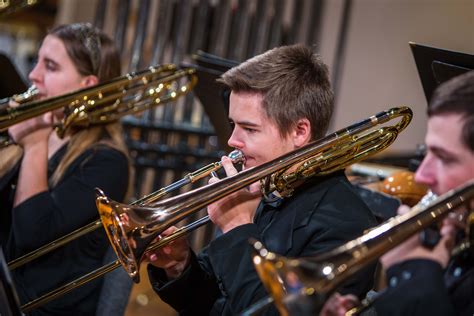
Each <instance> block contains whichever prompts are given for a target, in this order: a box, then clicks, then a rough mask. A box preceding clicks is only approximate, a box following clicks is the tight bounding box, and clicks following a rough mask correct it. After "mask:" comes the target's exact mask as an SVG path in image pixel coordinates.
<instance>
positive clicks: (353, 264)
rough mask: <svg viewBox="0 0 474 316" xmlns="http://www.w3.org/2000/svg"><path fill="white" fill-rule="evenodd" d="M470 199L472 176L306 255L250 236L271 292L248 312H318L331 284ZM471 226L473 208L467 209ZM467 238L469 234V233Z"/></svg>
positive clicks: (258, 267) (257, 265)
mask: <svg viewBox="0 0 474 316" xmlns="http://www.w3.org/2000/svg"><path fill="white" fill-rule="evenodd" d="M472 199H474V181H473V180H471V181H470V182H468V183H466V184H464V185H463V186H461V187H459V188H457V189H454V190H451V191H449V192H447V193H445V194H443V195H442V196H440V197H437V198H432V199H431V200H428V201H427V203H420V204H418V205H416V206H414V207H413V208H411V210H410V211H409V212H408V213H406V214H403V215H398V216H396V217H393V218H391V219H389V220H388V221H386V222H385V223H383V224H381V225H379V226H378V227H376V228H374V229H372V230H371V231H369V232H368V233H366V234H364V235H362V236H361V237H359V238H357V239H354V240H352V241H349V242H347V243H346V244H344V245H342V246H339V247H337V248H336V249H334V250H332V251H330V252H328V253H325V254H322V255H319V256H315V257H309V258H300V259H292V258H285V257H283V256H279V255H277V254H275V253H272V252H269V251H268V250H267V249H266V248H265V247H264V246H263V244H262V243H261V242H259V241H254V242H253V255H252V260H253V263H254V265H255V268H256V270H257V273H258V274H259V276H260V279H261V281H262V283H263V284H264V286H265V288H266V289H267V290H268V292H269V293H270V295H271V298H269V299H266V301H265V303H266V304H260V305H259V306H256V307H255V308H254V307H251V308H250V309H249V311H250V312H251V313H248V312H246V313H244V314H245V315H250V314H252V313H253V312H255V311H258V310H261V309H262V308H263V307H264V306H266V305H268V304H270V303H274V304H275V306H276V307H277V309H278V311H279V312H280V314H281V315H293V314H294V313H296V311H298V314H303V315H304V314H306V313H307V314H311V315H314V314H317V313H318V312H319V311H320V310H321V308H322V306H323V304H324V303H325V301H326V299H327V298H328V297H329V296H330V295H331V294H332V293H333V292H334V290H335V289H336V287H337V286H338V285H340V284H341V283H342V282H343V281H345V280H346V279H347V278H348V277H350V276H351V275H353V274H354V273H356V272H357V271H359V270H361V269H362V268H364V267H365V266H367V265H368V264H370V263H372V262H373V261H374V260H376V259H377V258H378V257H380V256H381V255H382V254H384V253H386V252H387V251H389V250H391V249H393V248H394V247H396V246H398V245H399V244H401V243H402V242H404V241H405V240H407V239H408V238H409V237H411V236H413V235H414V234H416V233H418V232H420V231H422V230H423V229H425V228H427V227H429V226H430V225H431V224H433V223H436V222H438V221H440V220H442V219H443V218H444V217H445V216H446V215H447V214H448V213H449V212H451V211H453V210H455V209H456V208H458V207H460V206H462V205H465V204H466V203H467V202H469V200H472ZM468 221H470V225H468V227H470V226H471V225H472V224H473V223H474V213H472V211H471V214H470V215H469V217H468ZM469 238H472V236H470V237H469Z"/></svg>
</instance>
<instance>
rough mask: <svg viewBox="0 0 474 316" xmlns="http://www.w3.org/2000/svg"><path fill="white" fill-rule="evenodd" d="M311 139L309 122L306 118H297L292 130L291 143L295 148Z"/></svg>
mask: <svg viewBox="0 0 474 316" xmlns="http://www.w3.org/2000/svg"><path fill="white" fill-rule="evenodd" d="M310 141H311V122H310V121H309V120H308V119H307V118H302V119H299V120H298V122H297V123H296V125H295V129H294V131H293V143H294V145H295V147H296V148H298V147H302V146H304V145H306V144H307V143H309V142H310Z"/></svg>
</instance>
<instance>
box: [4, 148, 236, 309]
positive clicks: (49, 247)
mask: <svg viewBox="0 0 474 316" xmlns="http://www.w3.org/2000/svg"><path fill="white" fill-rule="evenodd" d="M228 157H229V158H230V159H231V160H232V162H233V163H234V164H238V163H242V162H243V161H244V160H245V157H244V155H243V154H242V152H241V151H239V150H234V151H232V152H230V153H229V155H228ZM221 168H222V163H221V162H220V161H219V162H214V163H211V164H209V165H206V166H204V167H202V168H200V169H198V170H196V171H194V172H191V173H189V174H187V175H186V176H185V177H183V178H182V179H180V180H178V181H176V182H174V183H172V184H170V185H168V186H166V187H164V188H161V189H159V190H157V191H155V192H153V193H150V194H148V195H146V196H144V197H143V198H141V199H139V200H136V201H135V202H133V203H132V204H131V205H138V206H147V205H150V204H151V203H154V202H156V201H157V200H159V199H161V198H163V197H164V196H165V195H167V194H170V193H172V192H173V191H175V190H178V189H180V188H182V187H183V186H185V185H187V184H191V183H195V182H197V181H198V180H201V179H203V178H205V177H207V176H209V175H210V174H211V173H212V172H215V171H218V170H219V169H221ZM208 222H209V219H208V217H207V216H206V217H204V218H201V219H200V220H198V221H195V222H193V223H190V224H188V225H186V226H184V227H181V228H179V229H178V230H176V231H175V232H174V233H173V234H171V235H169V236H166V237H164V238H161V239H160V241H159V242H157V243H155V244H153V245H150V248H149V250H156V249H159V248H161V247H163V246H165V245H167V244H168V243H170V242H171V241H173V240H176V239H178V238H180V237H182V236H185V235H186V234H188V233H189V232H191V231H193V230H195V229H196V228H199V227H201V226H203V225H205V224H207V223H208ZM100 227H102V223H101V221H100V220H97V221H95V222H93V223H90V224H89V225H86V226H84V227H82V228H79V229H77V230H75V231H73V232H71V233H69V234H67V235H65V236H63V237H61V238H59V239H56V240H54V241H52V242H51V243H49V244H46V245H44V246H42V247H41V248H39V249H36V250H34V251H32V252H30V253H28V254H26V255H24V256H21V257H19V258H17V259H15V260H12V261H10V262H9V263H8V268H9V269H10V270H13V269H16V268H18V267H20V266H22V265H24V264H26V263H28V262H30V261H32V260H34V259H37V258H39V257H41V256H42V255H44V254H46V253H48V252H51V251H53V250H54V249H56V248H58V247H61V246H63V245H65V244H67V243H68V242H70V241H72V240H75V239H77V238H79V237H81V236H83V235H85V234H88V233H90V232H92V231H94V230H96V229H97V228H100ZM118 267H120V262H119V261H118V260H116V261H114V262H111V263H109V264H107V265H105V266H103V267H101V268H98V269H96V270H94V271H92V272H90V273H87V274H86V275H84V276H81V277H79V278H77V279H75V280H73V281H71V282H69V283H67V284H64V285H62V286H60V287H59V288H57V289H54V290H53V291H51V292H48V293H46V294H44V295H42V296H41V297H38V298H36V299H34V300H32V301H30V302H28V303H26V304H24V305H23V306H21V310H22V311H23V312H28V311H31V310H33V309H35V308H37V307H39V306H41V305H43V304H46V303H47V302H49V301H51V300H53V299H55V298H58V297H60V296H62V295H64V294H66V293H68V292H70V291H71V290H73V289H75V288H77V287H79V286H81V285H83V284H86V283H88V282H90V281H92V280H95V279H97V278H99V277H101V276H103V275H104V274H106V273H109V272H111V271H113V270H115V269H117V268H118Z"/></svg>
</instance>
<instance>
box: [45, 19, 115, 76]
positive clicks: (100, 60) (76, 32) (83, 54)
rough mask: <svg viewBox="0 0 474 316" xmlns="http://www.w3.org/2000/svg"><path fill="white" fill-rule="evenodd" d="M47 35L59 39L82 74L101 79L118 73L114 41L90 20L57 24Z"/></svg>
mask: <svg viewBox="0 0 474 316" xmlns="http://www.w3.org/2000/svg"><path fill="white" fill-rule="evenodd" d="M48 34H50V35H53V36H56V37H57V38H59V39H60V40H61V41H62V42H63V43H64V46H65V47H66V51H67V53H68V55H69V57H70V58H71V60H72V61H73V63H74V65H75V66H76V69H77V71H78V72H79V73H80V74H81V75H83V76H89V75H94V76H97V78H98V79H99V82H104V81H107V80H110V79H113V78H115V77H118V76H120V74H121V70H120V54H119V52H118V50H117V49H116V47H115V44H114V42H113V41H112V40H111V39H110V38H109V37H108V36H107V35H106V34H105V33H104V32H102V31H101V30H99V29H98V28H96V27H94V26H93V25H92V24H90V23H74V24H65V25H59V26H57V27H55V28H53V29H52V30H51V31H49V32H48Z"/></svg>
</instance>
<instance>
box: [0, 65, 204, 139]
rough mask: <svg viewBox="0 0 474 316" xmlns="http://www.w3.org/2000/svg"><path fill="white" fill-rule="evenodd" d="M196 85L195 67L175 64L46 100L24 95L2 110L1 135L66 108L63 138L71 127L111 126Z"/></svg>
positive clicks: (59, 130) (59, 129) (59, 131)
mask: <svg viewBox="0 0 474 316" xmlns="http://www.w3.org/2000/svg"><path fill="white" fill-rule="evenodd" d="M182 78H186V82H185V83H184V84H180V79H182ZM196 83H197V75H196V70H195V69H194V68H182V69H181V68H178V67H176V65H174V64H164V65H160V66H155V67H149V68H148V69H146V70H142V71H140V72H136V73H129V74H126V75H124V76H122V77H118V78H115V79H112V80H110V81H107V82H105V83H102V84H99V85H96V86H93V87H89V88H85V89H81V90H77V91H73V92H70V93H68V94H65V95H61V96H57V97H52V98H48V99H44V100H39V101H35V100H32V99H34V97H35V96H36V94H37V92H34V93H25V94H22V95H20V96H21V99H18V100H19V101H20V105H19V106H16V107H10V106H2V107H0V132H2V131H5V130H6V129H7V128H8V127H10V126H12V125H14V124H17V123H19V122H22V121H25V120H27V119H30V118H33V117H36V116H39V115H42V114H44V113H47V112H50V111H53V110H56V109H60V108H63V107H65V111H64V112H65V117H64V118H63V119H62V121H61V122H60V123H59V124H58V125H57V126H55V130H56V133H57V134H58V136H59V137H61V138H62V137H63V136H64V135H65V134H66V132H67V131H68V130H69V129H71V128H74V127H81V128H86V127H88V126H91V125H97V124H106V123H110V122H112V121H116V120H118V119H119V118H121V117H122V116H125V115H128V114H137V113H139V112H142V111H145V110H148V109H150V108H151V107H153V106H157V105H160V104H163V103H166V102H170V101H173V100H175V99H177V98H178V97H180V96H182V95H185V94H187V93H188V92H190V91H191V90H192V88H193V87H194V86H195V85H196ZM33 91H34V90H33ZM36 91H37V90H36ZM12 143H13V142H12V141H11V140H10V141H2V145H1V147H5V146H7V145H10V144H12ZM1 147H0V148H1Z"/></svg>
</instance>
